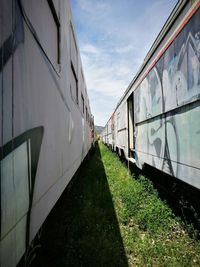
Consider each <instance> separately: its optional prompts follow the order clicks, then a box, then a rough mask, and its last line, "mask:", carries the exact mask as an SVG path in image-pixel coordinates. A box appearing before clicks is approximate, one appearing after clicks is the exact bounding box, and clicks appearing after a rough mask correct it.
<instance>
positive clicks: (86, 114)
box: [85, 107, 88, 121]
mask: <svg viewBox="0 0 200 267" xmlns="http://www.w3.org/2000/svg"><path fill="white" fill-rule="evenodd" d="M85 116H86V121H87V120H88V111H87V107H85Z"/></svg>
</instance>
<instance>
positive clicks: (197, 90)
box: [186, 9, 200, 101]
mask: <svg viewBox="0 0 200 267" xmlns="http://www.w3.org/2000/svg"><path fill="white" fill-rule="evenodd" d="M199 20H200V9H199V10H198V11H197V12H196V13H195V14H194V16H193V17H192V18H191V20H190V21H189V23H188V24H187V26H186V34H187V40H186V53H187V79H188V88H187V89H188V90H187V101H191V100H192V99H194V98H195V99H196V98H198V97H199V94H200V55H199V46H200V24H199Z"/></svg>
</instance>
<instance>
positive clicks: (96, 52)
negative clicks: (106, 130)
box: [70, 0, 177, 126]
mask: <svg viewBox="0 0 200 267" xmlns="http://www.w3.org/2000/svg"><path fill="white" fill-rule="evenodd" d="M70 1H71V8H72V13H73V18H74V24H75V28H76V34H77V38H78V45H79V49H80V52H81V59H82V64H83V70H84V75H85V79H86V84H87V89H88V95H89V98H90V106H91V110H92V113H93V115H94V117H95V124H96V125H101V126H104V125H105V124H106V122H107V121H108V119H109V117H110V116H111V114H112V112H113V111H114V109H115V106H116V104H117V102H118V101H119V99H120V97H121V96H122V94H123V92H124V91H125V90H126V88H127V87H128V85H129V83H130V82H131V80H132V79H133V77H134V75H135V74H136V72H137V71H138V69H139V68H140V66H141V65H142V62H143V60H144V58H145V56H146V54H147V52H148V50H149V49H150V47H151V45H152V43H153V41H154V40H155V38H156V36H157V35H158V33H159V32H160V30H161V28H162V26H163V25H164V23H165V21H166V19H167V18H168V16H169V14H170V13H171V11H172V9H173V8H174V6H175V4H176V3H177V0H70Z"/></svg>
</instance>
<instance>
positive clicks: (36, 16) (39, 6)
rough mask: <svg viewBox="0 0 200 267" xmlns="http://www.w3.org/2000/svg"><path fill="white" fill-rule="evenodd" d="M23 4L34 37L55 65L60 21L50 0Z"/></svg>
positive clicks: (58, 49) (57, 53) (58, 50)
mask: <svg viewBox="0 0 200 267" xmlns="http://www.w3.org/2000/svg"><path fill="white" fill-rule="evenodd" d="M23 5H24V10H25V12H26V16H27V18H28V20H29V21H30V24H31V30H32V29H33V30H32V33H33V35H34V37H35V38H37V41H38V42H39V44H40V45H41V47H42V48H43V49H44V52H45V53H46V55H47V57H48V58H49V59H50V61H51V62H52V63H53V64H54V65H57V64H58V63H59V61H60V45H59V43H60V22H59V19H58V17H57V13H56V11H55V8H54V4H53V2H52V0H46V1H44V0H37V3H36V1H35V0H29V1H23ZM47 29H49V30H48V31H47Z"/></svg>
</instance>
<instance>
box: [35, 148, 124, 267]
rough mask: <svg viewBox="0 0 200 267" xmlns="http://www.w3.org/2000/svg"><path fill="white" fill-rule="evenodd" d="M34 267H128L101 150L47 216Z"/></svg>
mask: <svg viewBox="0 0 200 267" xmlns="http://www.w3.org/2000/svg"><path fill="white" fill-rule="evenodd" d="M41 245H42V248H41V249H40V252H39V254H38V256H37V258H36V260H35V261H34V264H33V265H32V266H50V267H51V266H79V267H80V266H87V267H88V266H128V263H127V258H126V255H125V250H124V246H123V240H122V238H121V234H120V229H119V225H118V221H117V218H116V214H115V209H114V206H113V202H112V196H111V193H110V190H109V185H108V182H107V177H106V174H105V170H104V166H103V163H102V161H101V154H100V150H99V147H98V146H96V148H95V150H94V154H93V155H92V156H91V155H90V158H87V159H86V160H85V162H84V163H83V164H82V166H81V168H80V169H79V173H78V174H76V176H75V178H74V179H73V180H72V182H71V183H70V185H69V186H68V187H67V189H66V190H65V192H64V193H63V195H62V197H61V198H60V200H59V201H58V203H57V204H56V206H55V207H54V209H53V210H52V212H51V213H50V215H49V216H48V218H47V220H46V222H45V225H44V229H43V233H42V239H41Z"/></svg>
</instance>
